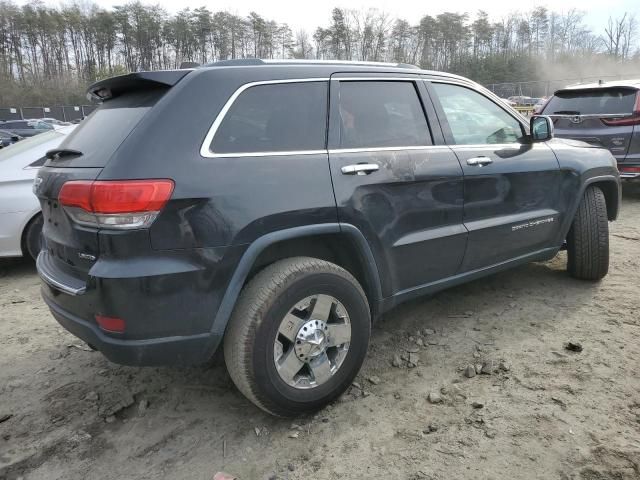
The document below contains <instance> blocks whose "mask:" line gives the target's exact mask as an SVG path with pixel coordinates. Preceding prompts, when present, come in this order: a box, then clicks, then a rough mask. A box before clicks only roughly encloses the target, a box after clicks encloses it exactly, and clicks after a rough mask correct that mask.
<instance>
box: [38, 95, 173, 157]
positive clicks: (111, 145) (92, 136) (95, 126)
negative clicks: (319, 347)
mask: <svg viewBox="0 0 640 480" xmlns="http://www.w3.org/2000/svg"><path fill="white" fill-rule="evenodd" d="M165 92H166V89H153V90H145V91H143V92H140V91H138V92H132V93H127V94H123V95H120V96H118V97H116V98H113V99H111V100H107V101H105V102H104V103H103V104H102V105H100V106H99V107H98V108H97V109H96V110H94V111H93V112H92V113H91V115H89V116H88V117H87V118H86V119H84V120H83V121H82V122H81V123H80V125H79V126H78V128H76V129H75V130H74V131H73V133H71V134H70V135H69V136H68V137H67V138H66V139H65V141H64V142H63V143H62V144H61V145H60V148H68V149H72V150H78V151H80V152H82V156H80V157H75V158H71V159H69V161H67V162H65V166H72V167H104V166H105V165H106V164H107V162H108V161H109V159H110V158H111V156H112V155H113V153H114V152H115V151H116V150H117V149H118V147H119V146H120V145H121V144H122V142H123V141H124V140H125V139H126V138H127V136H128V135H129V133H131V131H132V130H133V129H134V128H135V127H136V125H138V123H139V122H140V120H142V117H144V115H145V114H146V113H147V112H148V111H149V110H151V107H152V106H153V105H155V103H156V102H157V101H158V99H159V98H160V97H161V96H162V95H163V94H164V93H165ZM63 158H64V159H65V160H66V159H67V158H69V157H63ZM58 163H59V161H53V162H48V163H47V165H49V164H51V165H58Z"/></svg>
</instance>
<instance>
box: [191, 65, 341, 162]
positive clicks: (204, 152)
mask: <svg viewBox="0 0 640 480" xmlns="http://www.w3.org/2000/svg"><path fill="white" fill-rule="evenodd" d="M327 81H329V78H296V79H293V78H287V79H283V80H262V81H258V82H250V83H245V84H244V85H242V86H240V87H239V88H238V89H237V90H236V91H235V92H233V94H232V95H231V97H229V100H227V102H226V103H225V104H224V106H223V107H222V110H220V113H218V116H217V117H216V119H215V120H214V121H213V124H212V125H211V127H210V128H209V131H208V132H207V135H206V136H205V137H204V141H203V142H202V146H201V147H200V155H201V156H203V157H206V158H228V157H264V156H267V155H310V154H312V153H326V150H304V151H297V152H242V153H215V152H213V151H211V150H210V149H209V146H210V145H211V142H213V137H214V136H215V134H216V131H217V130H218V127H219V126H220V124H221V123H222V120H224V117H225V116H226V114H227V112H228V111H229V109H230V108H231V105H233V103H234V102H235V101H236V99H237V98H238V97H239V96H240V94H241V93H242V92H244V91H245V90H247V89H249V88H251V87H255V86H258V85H276V84H280V83H303V82H327Z"/></svg>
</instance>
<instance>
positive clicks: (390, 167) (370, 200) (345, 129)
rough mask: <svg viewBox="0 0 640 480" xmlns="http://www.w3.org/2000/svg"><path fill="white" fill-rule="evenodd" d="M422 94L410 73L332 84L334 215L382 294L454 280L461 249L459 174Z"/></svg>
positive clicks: (341, 77)
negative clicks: (369, 255) (351, 230)
mask: <svg viewBox="0 0 640 480" xmlns="http://www.w3.org/2000/svg"><path fill="white" fill-rule="evenodd" d="M423 94H425V95H426V90H425V89H424V85H422V84H421V81H420V80H419V78H418V77H417V76H415V75H414V76H410V75H407V76H385V75H382V74H376V75H373V76H372V75H366V74H363V75H355V76H354V75H346V74H341V75H334V76H333V77H332V79H331V107H330V120H329V122H330V128H329V161H330V166H331V177H332V180H333V184H334V190H335V195H336V200H337V206H338V217H339V220H340V222H343V223H348V224H352V225H355V226H356V227H357V228H358V229H359V230H360V231H361V232H362V233H363V234H364V235H365V237H366V239H367V241H368V243H369V244H370V246H371V247H372V249H373V251H374V255H375V257H376V262H377V264H378V269H379V270H380V271H381V278H382V281H383V285H382V287H383V294H384V295H386V296H389V295H392V294H395V293H398V292H402V291H406V290H410V289H412V288H414V287H417V286H420V285H424V284H428V283H430V282H433V281H436V280H439V279H442V278H445V277H448V276H450V275H453V274H454V272H455V271H456V270H457V269H458V267H459V265H460V262H461V260H462V256H463V253H464V248H465V242H466V230H465V228H464V226H463V224H462V198H463V185H462V170H461V168H460V164H459V162H458V160H457V159H456V157H455V155H454V154H453V153H452V152H451V150H450V149H449V148H447V147H444V146H443V145H434V143H442V136H441V135H442V134H441V132H440V131H439V130H432V129H431V128H430V126H429V124H428V122H427V117H426V115H425V113H428V114H429V117H430V118H434V115H435V113H434V112H433V106H432V105H431V104H430V103H428V102H423V101H422V99H423V98H424V97H423ZM436 125H437V122H436ZM434 140H435V142H434Z"/></svg>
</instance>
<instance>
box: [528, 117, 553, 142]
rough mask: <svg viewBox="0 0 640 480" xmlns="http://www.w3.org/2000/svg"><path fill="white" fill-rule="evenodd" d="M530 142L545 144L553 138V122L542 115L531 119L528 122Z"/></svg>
mask: <svg viewBox="0 0 640 480" xmlns="http://www.w3.org/2000/svg"><path fill="white" fill-rule="evenodd" d="M529 126H530V129H531V140H533V141H534V142H546V141H547V140H551V139H552V138H553V120H551V118H549V117H546V116H544V115H536V116H533V117H531V120H530V122H529Z"/></svg>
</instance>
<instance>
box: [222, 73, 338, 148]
mask: <svg viewBox="0 0 640 480" xmlns="http://www.w3.org/2000/svg"><path fill="white" fill-rule="evenodd" d="M326 125H327V82H299V83H277V84H266V85H256V86H253V87H250V88H248V89H247V90H245V91H244V92H242V93H241V94H240V95H239V96H238V98H237V99H236V100H235V102H234V103H233V105H231V108H230V109H229V111H228V112H227V114H226V115H225V117H224V118H223V120H222V122H221V123H220V125H219V127H218V129H217V131H216V133H215V135H214V137H213V141H212V143H211V146H210V150H211V151H212V152H214V153H216V154H235V153H257V152H274V153H277V152H296V151H309V150H324V149H325V148H326V147H325V144H326Z"/></svg>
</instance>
